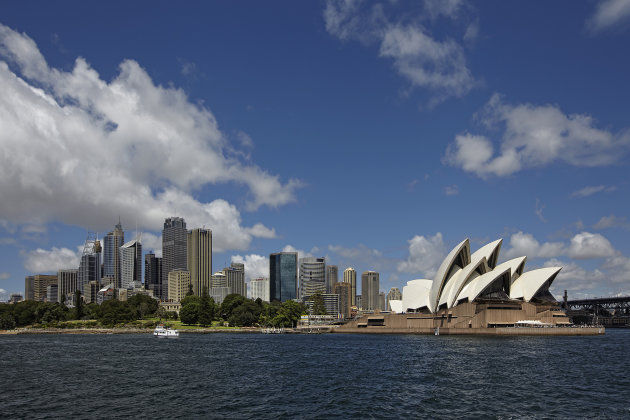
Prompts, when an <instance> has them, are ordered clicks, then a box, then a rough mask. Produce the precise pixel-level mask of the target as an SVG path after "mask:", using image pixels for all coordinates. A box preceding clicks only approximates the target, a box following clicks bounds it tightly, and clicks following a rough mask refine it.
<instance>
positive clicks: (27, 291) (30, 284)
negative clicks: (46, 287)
mask: <svg viewBox="0 0 630 420" xmlns="http://www.w3.org/2000/svg"><path fill="white" fill-rule="evenodd" d="M24 300H35V276H26V277H24Z"/></svg>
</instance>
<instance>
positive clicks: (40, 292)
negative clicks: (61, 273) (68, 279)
mask: <svg viewBox="0 0 630 420" xmlns="http://www.w3.org/2000/svg"><path fill="white" fill-rule="evenodd" d="M29 277H32V279H33V280H32V282H33V283H32V284H33V298H32V299H33V300H36V301H38V302H44V301H45V300H46V292H47V288H48V286H50V285H52V284H57V276H56V275H54V274H53V275H49V274H36V275H34V276H29ZM29 277H27V278H26V280H27V282H28V281H29ZM27 293H28V294H29V295H30V292H27Z"/></svg>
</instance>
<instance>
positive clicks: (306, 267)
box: [300, 257, 326, 299]
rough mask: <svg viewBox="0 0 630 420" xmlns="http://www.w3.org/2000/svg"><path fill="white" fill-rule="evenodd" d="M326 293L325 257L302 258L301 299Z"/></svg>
mask: <svg viewBox="0 0 630 420" xmlns="http://www.w3.org/2000/svg"><path fill="white" fill-rule="evenodd" d="M315 293H320V294H322V293H326V260H325V259H324V258H314V257H305V258H300V299H305V298H308V297H309V296H313V295H314V294H315Z"/></svg>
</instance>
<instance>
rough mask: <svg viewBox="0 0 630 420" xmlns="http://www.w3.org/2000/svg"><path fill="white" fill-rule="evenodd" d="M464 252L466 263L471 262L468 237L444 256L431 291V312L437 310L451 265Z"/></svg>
mask: <svg viewBox="0 0 630 420" xmlns="http://www.w3.org/2000/svg"><path fill="white" fill-rule="evenodd" d="M460 254H462V257H463V258H462V259H463V260H464V265H467V264H469V263H470V243H469V241H468V238H466V239H464V240H463V241H461V242H460V243H459V244H457V246H456V247H455V248H453V249H452V250H451V252H449V254H448V255H447V256H446V258H444V260H443V261H442V264H441V265H440V268H438V271H437V273H436V274H435V279H434V280H433V284H432V286H431V290H430V292H429V304H430V306H429V309H430V310H431V312H435V311H436V310H437V306H438V303H439V298H440V296H439V294H440V291H441V290H442V288H443V287H444V283H445V282H446V281H447V280H448V279H447V278H446V276H447V275H448V274H449V273H450V271H451V267H452V266H453V264H454V263H455V260H456V259H457V257H458V256H460Z"/></svg>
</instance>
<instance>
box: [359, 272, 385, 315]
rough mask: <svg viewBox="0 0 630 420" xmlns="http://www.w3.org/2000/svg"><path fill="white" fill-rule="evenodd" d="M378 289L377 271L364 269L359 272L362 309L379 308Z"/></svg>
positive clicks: (371, 309)
mask: <svg viewBox="0 0 630 420" xmlns="http://www.w3.org/2000/svg"><path fill="white" fill-rule="evenodd" d="M378 289H379V281H378V273H377V272H376V271H364V272H363V274H361V304H362V305H363V310H365V311H374V310H376V309H379V308H380V305H379V297H378V292H379V290H378Z"/></svg>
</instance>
